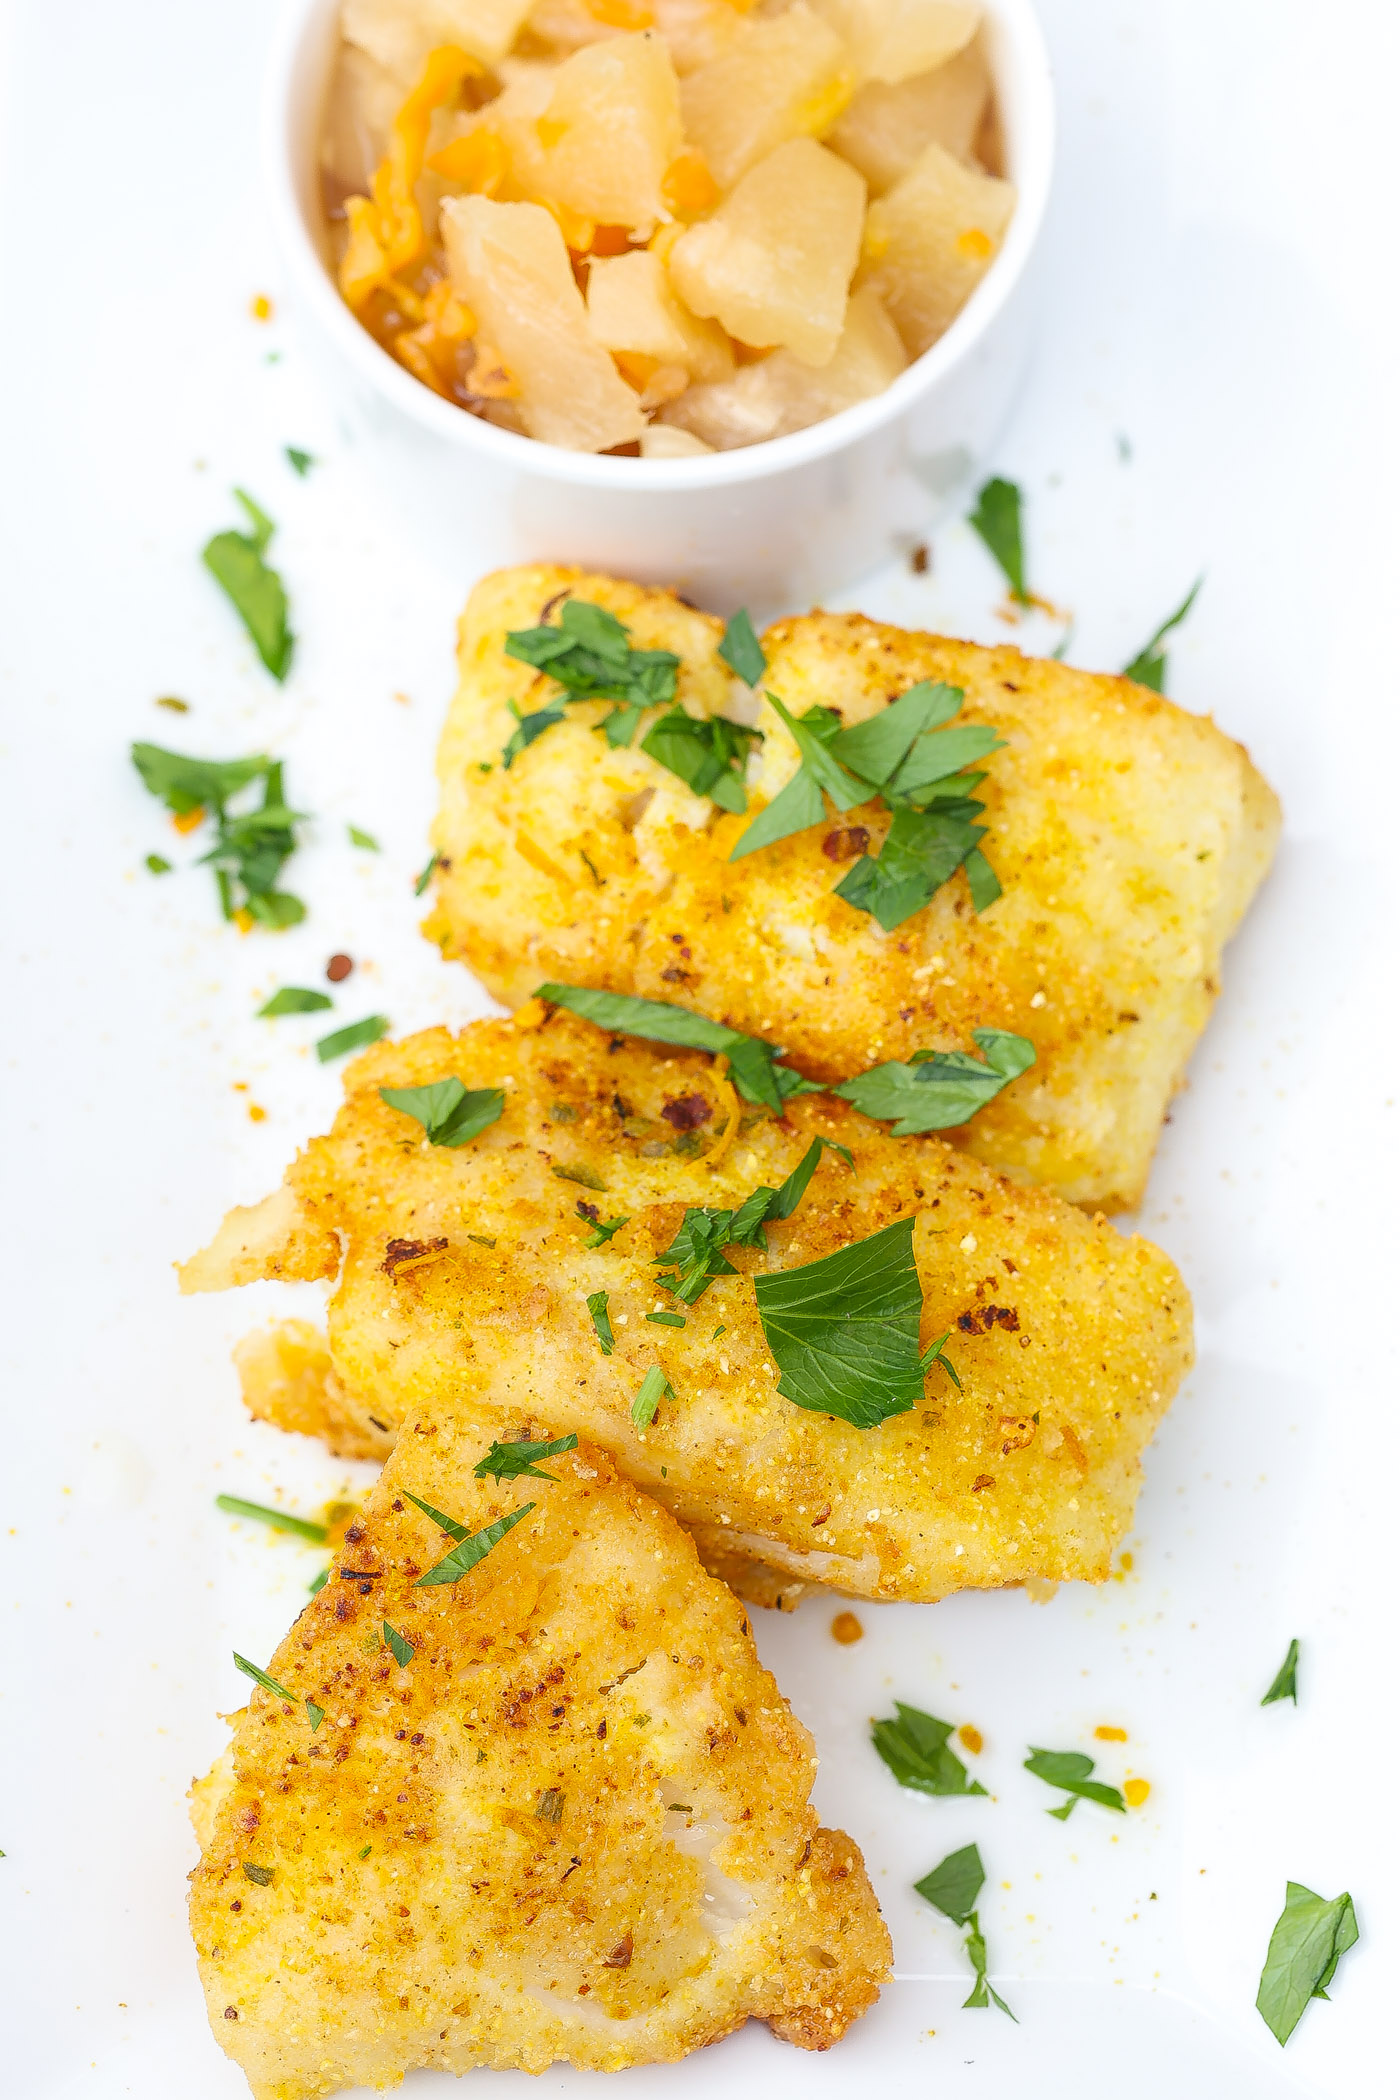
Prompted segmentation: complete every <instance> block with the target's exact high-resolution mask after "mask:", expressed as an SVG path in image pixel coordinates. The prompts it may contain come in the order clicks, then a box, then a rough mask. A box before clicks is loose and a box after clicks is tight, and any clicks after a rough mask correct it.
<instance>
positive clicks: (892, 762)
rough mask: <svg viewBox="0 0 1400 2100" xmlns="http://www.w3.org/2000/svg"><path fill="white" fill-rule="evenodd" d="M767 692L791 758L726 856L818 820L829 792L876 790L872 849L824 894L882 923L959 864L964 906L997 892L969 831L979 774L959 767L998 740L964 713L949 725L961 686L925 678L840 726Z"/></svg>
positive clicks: (923, 896) (827, 712)
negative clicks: (882, 811) (879, 842)
mask: <svg viewBox="0 0 1400 2100" xmlns="http://www.w3.org/2000/svg"><path fill="white" fill-rule="evenodd" d="M768 698H769V700H770V702H771V703H772V705H773V707H774V708H775V710H776V711H777V713H778V715H779V717H780V718H781V720H782V721H783V722H785V723H786V725H787V727H788V729H789V730H790V732H791V734H792V736H793V738H794V741H795V742H796V744H797V747H798V751H799V753H800V756H801V761H802V762H801V765H800V766H799V768H798V771H797V772H796V773H795V774H794V776H793V778H792V779H791V780H790V781H789V782H788V784H787V786H786V787H785V788H783V789H782V790H781V791H780V792H779V793H778V794H777V795H776V796H775V797H774V798H773V800H772V801H771V802H770V803H769V804H768V807H767V808H766V809H765V810H763V811H762V812H761V814H760V815H759V816H757V817H756V818H755V819H754V821H753V823H752V824H751V825H750V826H749V828H748V830H747V831H745V832H744V834H743V835H742V837H741V838H740V839H739V840H738V842H737V844H736V845H735V847H734V849H733V851H732V853H731V854H730V856H729V857H730V859H731V860H738V859H740V858H742V857H743V856H744V855H745V854H748V853H752V852H754V851H756V850H757V849H758V848H759V847H761V846H770V845H773V844H774V843H775V842H776V841H777V840H779V839H782V838H787V837H789V836H790V835H791V834H792V833H794V832H797V831H804V830H806V829H807V828H808V827H809V826H810V825H813V824H819V823H821V822H823V821H824V818H825V809H826V805H825V802H824V801H823V796H824V795H826V796H830V798H831V800H832V801H833V802H834V803H835V804H836V806H837V808H838V809H841V810H849V809H854V808H855V807H856V805H857V804H858V803H861V802H868V801H870V800H871V798H872V797H874V796H877V795H878V796H879V797H880V799H881V800H882V801H883V802H884V803H885V805H886V807H887V808H888V809H890V810H892V811H893V813H894V814H893V821H892V823H891V825H890V829H889V833H888V835H887V837H886V839H885V843H884V846H883V847H882V849H881V851H880V853H879V854H878V855H877V856H872V855H870V854H868V853H866V854H862V855H861V857H860V859H859V860H858V861H857V862H856V863H855V865H854V867H852V868H851V869H850V870H849V872H848V873H847V874H846V875H845V876H844V877H843V879H842V880H841V881H840V882H839V883H838V884H837V886H836V891H835V894H836V895H837V896H838V897H842V898H844V899H845V901H846V903H847V904H849V905H851V906H852V907H853V908H854V909H855V910H857V911H865V912H869V913H870V914H871V915H872V916H873V917H874V918H876V919H878V921H879V923H880V924H881V925H882V926H883V927H884V928H885V929H886V931H887V932H888V931H890V930H892V929H893V928H894V927H896V926H900V925H902V924H903V922H904V921H905V920H906V919H907V918H910V917H912V915H913V914H914V913H915V912H916V911H921V910H922V909H923V907H924V906H925V905H926V904H927V903H928V902H929V900H930V899H931V898H932V897H933V895H934V893H935V891H936V890H938V889H939V888H941V886H942V885H943V884H944V883H945V882H947V881H948V880H949V878H950V877H951V876H952V875H953V874H954V873H956V871H957V869H959V868H960V867H966V869H967V873H968V881H969V884H970V886H971V889H972V901H973V905H974V907H975V909H976V910H978V911H984V910H985V909H986V907H987V906H988V905H989V904H992V903H994V902H995V901H996V899H997V898H998V897H999V896H1000V895H1001V885H1000V884H999V883H998V881H997V879H996V876H995V875H994V874H993V872H992V869H991V866H990V864H989V863H988V861H987V859H986V856H985V855H984V854H983V853H982V851H981V848H980V846H979V844H978V841H979V840H980V839H982V838H983V837H984V836H985V832H986V827H985V825H980V824H978V823H977V821H976V819H977V818H979V817H980V816H982V815H983V814H984V812H983V808H982V804H981V803H980V802H979V801H978V800H977V798H976V796H975V794H974V792H973V791H974V789H976V788H977V787H978V786H980V784H981V783H982V781H983V780H984V779H985V778H986V775H985V773H970V772H968V771H966V770H965V768H967V767H968V766H970V765H972V764H973V763H974V762H975V761H976V760H977V759H979V758H986V757H988V756H989V755H990V754H991V753H992V752H993V751H996V750H999V749H1000V747H1001V739H1000V738H999V737H998V736H997V733H996V731H995V730H994V729H991V728H988V727H987V726H985V725H984V724H981V723H976V722H967V723H962V724H961V725H959V726H958V727H957V728H954V729H949V728H947V727H946V726H945V725H946V724H947V723H948V722H950V721H951V720H952V717H953V716H954V715H955V714H957V713H958V711H959V709H960V708H961V706H962V703H963V695H962V693H961V691H960V690H959V689H958V688H957V687H956V686H950V685H941V684H938V685H935V684H933V683H931V682H930V681H929V680H927V679H925V680H923V681H921V682H920V683H919V684H918V685H913V686H911V687H910V688H909V690H908V692H906V693H902V694H901V695H900V697H899V699H898V700H895V701H893V702H891V704H890V705H889V706H888V707H886V708H885V709H883V710H882V712H881V713H880V714H878V715H873V716H871V718H870V719H869V720H868V721H865V722H858V723H856V724H855V725H854V726H853V727H852V728H850V729H843V728H842V727H841V718H840V716H839V715H838V714H836V713H835V712H834V711H833V710H832V709H830V708H824V707H813V708H809V709H808V710H807V713H806V714H805V715H803V716H801V717H800V718H797V719H794V717H793V716H792V715H790V714H789V713H788V711H787V709H786V708H785V707H784V705H783V703H782V701H781V700H780V699H779V698H778V696H777V694H776V693H771V692H770V693H769V695H768Z"/></svg>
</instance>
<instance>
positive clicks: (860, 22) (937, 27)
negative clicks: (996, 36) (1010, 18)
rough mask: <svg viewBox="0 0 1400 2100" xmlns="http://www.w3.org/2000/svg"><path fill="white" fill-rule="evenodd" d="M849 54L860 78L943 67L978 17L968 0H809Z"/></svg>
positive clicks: (891, 77)
mask: <svg viewBox="0 0 1400 2100" xmlns="http://www.w3.org/2000/svg"><path fill="white" fill-rule="evenodd" d="M812 4H813V6H814V7H815V8H816V10H817V13H818V14H819V15H821V16H822V17H823V19H824V20H825V21H827V22H829V23H830V24H831V26H832V28H833V29H834V30H835V31H836V34H837V35H838V36H839V37H840V38H841V39H842V41H843V42H844V43H845V45H846V48H847V50H848V51H849V52H850V55H851V60H852V63H853V64H854V66H855V69H856V75H857V78H858V79H860V80H884V81H888V82H890V83H891V84H893V83H895V82H897V81H900V80H912V79H913V77H914V75H915V74H916V73H927V72H929V71H930V69H931V68H932V67H934V66H941V65H942V64H943V63H944V61H945V60H946V59H950V58H952V57H953V56H954V54H955V53H956V52H959V51H961V50H962V49H963V47H964V45H966V44H970V43H971V42H972V39H973V37H975V36H976V34H977V30H978V27H979V25H980V23H981V20H982V10H981V8H980V7H976V6H970V5H968V4H967V0H812Z"/></svg>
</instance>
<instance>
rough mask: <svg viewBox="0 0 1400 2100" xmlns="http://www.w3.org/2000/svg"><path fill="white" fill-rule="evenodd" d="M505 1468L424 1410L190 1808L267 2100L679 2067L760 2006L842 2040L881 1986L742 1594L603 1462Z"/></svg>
mask: <svg viewBox="0 0 1400 2100" xmlns="http://www.w3.org/2000/svg"><path fill="white" fill-rule="evenodd" d="M486 1455H487V1445H486V1442H485V1441H484V1440H483V1438H482V1435H481V1433H480V1431H479V1429H477V1428H475V1427H468V1426H467V1425H465V1424H462V1423H459V1422H454V1421H446V1420H443V1421H438V1420H429V1419H427V1418H422V1419H420V1420H419V1422H418V1424H417V1429H416V1432H415V1433H414V1434H412V1435H410V1436H407V1437H405V1438H404V1439H403V1440H402V1442H401V1443H400V1445H399V1447H398V1450H397V1451H396V1453H395V1455H394V1457H393V1459H392V1460H391V1461H390V1463H389V1465H388V1467H387V1468H386V1470H385V1472H384V1474H383V1475H382V1477H381V1479H380V1481H379V1483H378V1485H377V1486H376V1488H375V1489H374V1492H373V1493H372V1495H371V1497H370V1499H369V1503H368V1506H367V1507H366V1509H365V1511H364V1513H363V1515H362V1516H361V1517H360V1518H358V1519H357V1520H356V1522H355V1523H354V1524H353V1525H352V1526H351V1528H350V1530H349V1531H348V1532H347V1534H346V1537H345V1541H344V1544H343V1546H342V1548H341V1550H340V1552H339V1554H338V1555H337V1559H336V1564H335V1566H334V1568H333V1570H332V1573H331V1577H330V1580H329V1581H328V1583H327V1584H326V1587H325V1588H324V1589H323V1590H322V1591H321V1593H320V1594H319V1596H317V1597H315V1598H314V1599H313V1600H312V1602H311V1603H310V1604H308V1605H307V1607H306V1609H305V1610H304V1611H303V1613H302V1615H301V1617H300V1618H299V1619H298V1620H297V1622H296V1624H295V1626H294V1627H293V1628H292V1630H291V1632H290V1633H289V1634H288V1635H287V1638H286V1639H285V1640H284V1641H283V1642H282V1644H281V1646H280V1647H279V1648H278V1649H277V1652H276V1653H275V1655H273V1656H272V1658H271V1659H270V1661H269V1663H268V1665H267V1670H266V1673H265V1674H266V1676H267V1677H268V1678H269V1679H270V1680H271V1683H272V1685H273V1686H274V1687H275V1688H276V1689H274V1690H269V1689H266V1688H264V1687H261V1686H260V1687H259V1688H258V1689H257V1690H255V1691H254V1693H253V1696H252V1698H251V1700H250V1702H249V1704H248V1706H247V1707H246V1708H245V1709H244V1710H243V1711H242V1712H240V1713H238V1714H235V1715H234V1716H232V1722H233V1739H232V1742H231V1743H230V1745H229V1748H228V1750H227V1751H226V1752H225V1754H224V1755H223V1757H221V1759H220V1760H219V1762H218V1764H217V1765H216V1766H215V1767H214V1769H213V1771H212V1772H211V1773H210V1774H209V1776H208V1778H206V1779H205V1780H203V1781H201V1782H199V1783H198V1784H197V1786H196V1787H195V1789H194V1795H193V1808H194V1819H195V1825H196V1831H197V1835H198V1837H199V1842H200V1862H199V1865H198V1867H197V1868H196V1870H195V1872H194V1874H193V1876H192V1889H191V1896H190V1910H191V1920H192V1924H193V1929H194V1937H195V1942H196V1946H197V1949H198V1954H199V1968H200V1975H201V1978H202V1981H203V1984H204V1989H205V1994H206V1998H207V2001H208V2007H209V2017H210V2022H211V2024H212V2027H213V2030H214V2034H215V2036H216V2038H217V2039H218V2041H219V2042H220V2043H221V2044H222V2045H223V2047H224V2048H225V2049H226V2050H227V2051H228V2053H229V2055H230V2056H232V2057H233V2058H235V2060H236V2061H237V2062H238V2063H239V2064H240V2065H241V2066H242V2068H243V2070H244V2071H245V2072H246V2074H247V2077H248V2080H249V2083H250V2084H251V2086H252V2089H253V2092H254V2094H255V2095H256V2096H257V2100H313V2096H316V2095H321V2094H326V2093H331V2092H335V2091H337V2090H339V2089H340V2088H341V2087H344V2086H361V2085H366V2086H385V2085H391V2084H395V2083H397V2081H398V2080H399V2079H400V2078H401V2077H402V2075H403V2073H404V2072H405V2071H407V2070H410V2069H412V2068H414V2067H415V2066H419V2065H422V2066H428V2067H433V2068H437V2069H441V2070H447V2071H455V2072H462V2071H467V2070H471V2069H474V2068H476V2067H478V2066H490V2067H492V2068H495V2069H507V2068H518V2069H523V2070H528V2071H542V2070H544V2069H545V2068H546V2067H547V2066H548V2065H549V2064H551V2063H555V2062H561V2061H562V2062H567V2063H571V2064H575V2065H580V2066H584V2067H587V2068H590V2069H594V2070H619V2069H621V2068H623V2067H624V2066H626V2065H629V2064H646V2063H658V2062H669V2061H671V2060H673V2059H675V2058H677V2057H680V2056H683V2055H685V2054H686V2053H687V2052H688V2051H690V2050H692V2049H695V2048H697V2047H699V2046H700V2045H701V2044H702V2043H705V2042H710V2041H713V2040H715V2039H716V2038H717V2037H719V2036H721V2035H724V2034H727V2033H729V2032H730V2030H731V2029H733V2028H735V2027H737V2026H740V2025H741V2024H742V2023H743V2022H744V2021H745V2020H746V2019H750V2018H753V2019H760V2020H766V2021H767V2022H768V2024H769V2025H770V2026H771V2027H772V2029H773V2031H774V2032H775V2033H776V2034H778V2035H780V2036H781V2037H783V2039H785V2040H787V2041H791V2042H795V2043H797V2044H798V2045H799V2046H800V2047H802V2048H807V2049H823V2048H826V2047H827V2046H828V2045H829V2044H830V2043H832V2042H834V2041H836V2040H838V2039H839V2037H840V2036H841V2035H842V2033H843V2032H844V2031H845V2029H846V2028H847V2027H848V2026H849V2024H850V2022H851V2021H852V2020H854V2019H856V2018H857V2017H858V2016H859V2015H860V2014H861V2013H862V2012H864V2011H865V2010H866V2008H867V2007H868V2006H869V2005H870V2004H872V2003H873V2001H874V1999H875V1997H876V1996H877V1994H878V1992H879V1988H880V1985H881V1983H882V1982H883V1981H884V1979H885V1977H886V1975H887V1974H888V1970H889V1959H890V1943H889V1935H888V1933H887V1932H886V1930H885V1927H884V1924H883V1921H882V1920H881V1917H880V1913H879V1909H878V1907H877V1905H876V1902H875V1898H874V1896H873V1894H872V1892H871V1888H870V1884H869V1881H868V1879H867V1878H866V1873H865V1868H864V1865H863V1863H862V1860H861V1856H860V1853H859V1851H858V1850H857V1848H856V1846H855V1845H854V1844H853V1843H852V1842H851V1841H850V1839H849V1838H847V1837H845V1836H843V1835H842V1834H841V1833H839V1832H835V1831H830V1830H823V1829H820V1828H819V1827H818V1823H817V1817H816V1814H815V1812H814V1810H813V1809H812V1808H811V1806H810V1805H809V1802H808V1794H809V1792H810V1790H811V1785H812V1778H813V1773H814V1771H815V1767H816V1759H815V1757H814V1755H813V1752H812V1744H811V1739H810V1737H809V1736H808V1734H807V1732H806V1730H805V1729H804V1728H802V1727H801V1725H800V1724H799V1723H798V1722H797V1721H796V1720H795V1719H794V1718H793V1715H792V1713H791V1712H790V1710H789V1708H788V1705H787V1702H786V1701H785V1700H784V1699H783V1697H782V1695H781V1693H780V1692H779V1691H778V1688H777V1686H776V1685H775V1684H774V1682H773V1679H772V1677H771V1676H770V1675H769V1673H768V1672H767V1671H766V1670H765V1669H763V1668H762V1667H761V1665H760V1663H759V1661H758V1658H757V1655H756V1654H755V1652H754V1646H753V1641H752V1637H751V1634H750V1630H749V1627H748V1623H747V1621H746V1619H745V1616H744V1610H743V1607H742V1606H741V1605H740V1604H739V1603H738V1601H737V1600H736V1599H735V1598H734V1597H733V1596H732V1595H731V1594H730V1593H729V1591H728V1590H726V1589H725V1588H724V1587H723V1585H722V1584H720V1583H718V1582H716V1581H714V1580H713V1579H712V1578H711V1577H709V1576H707V1575H706V1574H705V1573H704V1572H703V1571H702V1570H701V1568H700V1567H699V1565H698V1564H697V1561H696V1555H695V1548H694V1546H693V1544H692V1542H691V1541H690V1539H689V1538H687V1536H686V1535H685V1533H684V1532H683V1531H682V1530H681V1529H680V1528H679V1527H678V1526H677V1525H676V1523H675V1522H674V1521H673V1519H672V1518H671V1517H670V1516H668V1515H667V1513H666V1512H665V1511H664V1510H663V1509H661V1508H660V1507H658V1505H657V1504H656V1503H654V1502H652V1501H650V1500H648V1498H647V1497H646V1496H644V1495H642V1494H640V1493H639V1492H638V1491H637V1490H636V1489H635V1488H633V1487H631V1486H630V1485H629V1484H628V1483H626V1482H625V1481H623V1480H621V1479H619V1477H618V1475H617V1473H616V1471H615V1469H614V1467H613V1465H612V1464H611V1462H610V1461H609V1460H608V1459H607V1458H606V1457H605V1456H604V1455H603V1454H602V1453H600V1452H596V1451H590V1450H589V1449H588V1448H587V1447H584V1446H580V1447H579V1448H577V1449H576V1450H571V1451H567V1452H563V1453H559V1454H557V1455H555V1456H552V1457H550V1458H548V1459H547V1460H542V1461H540V1462H539V1463H538V1464H537V1465H536V1467H535V1469H534V1473H533V1475H531V1476H527V1477H524V1478H510V1477H506V1478H505V1479H503V1480H500V1481H496V1480H493V1479H491V1478H489V1477H487V1478H480V1477H478V1474H477V1471H476V1468H477V1466H478V1464H479V1462H480V1461H481V1460H482V1458H483V1457H484V1456H486ZM415 1497H416V1498H417V1500H416V1501H415V1499H414V1498H415ZM425 1503H426V1504H427V1505H428V1506H429V1509H430V1510H431V1512H432V1514H425V1512H424V1510H423V1508H422V1507H421V1506H420V1505H421V1504H425ZM439 1519H441V1520H442V1522H443V1523H446V1524H449V1525H451V1526H452V1527H453V1530H452V1531H445V1530H444V1529H443V1528H442V1524H440V1522H439ZM454 1536H455V1538H456V1540H457V1543H456V1545H454ZM483 1539H485V1540H487V1541H494V1543H490V1544H489V1546H488V1547H487V1548H486V1550H484V1552H482V1553H481V1554H480V1557H477V1558H475V1559H473V1555H474V1554H477V1552H478V1549H479V1548H480V1547H481V1546H482V1542H483ZM464 1540H472V1541H474V1542H475V1544H474V1545H472V1546H471V1547H470V1548H468V1547H466V1546H464V1545H463V1544H462V1541H464ZM453 1553H456V1554H457V1555H458V1556H459V1558H460V1559H461V1560H462V1561H463V1562H464V1563H465V1565H464V1566H463V1567H462V1569H461V1570H460V1571H459V1572H457V1573H456V1574H455V1576H454V1574H453V1571H454V1569H455V1567H456V1563H455V1562H454V1563H453V1567H452V1568H449V1569H448V1570H447V1571H446V1573H447V1575H449V1576H453V1579H450V1580H448V1579H444V1580H441V1581H437V1582H426V1583H425V1581H424V1580H423V1578H424V1577H425V1576H427V1575H430V1574H431V1573H432V1571H433V1570H434V1568H435V1567H436V1568H438V1569H439V1571H440V1572H441V1563H442V1562H443V1560H444V1559H445V1557H447V1556H448V1555H450V1554H453Z"/></svg>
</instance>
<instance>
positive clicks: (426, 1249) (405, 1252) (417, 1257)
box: [346, 1239, 447, 1538]
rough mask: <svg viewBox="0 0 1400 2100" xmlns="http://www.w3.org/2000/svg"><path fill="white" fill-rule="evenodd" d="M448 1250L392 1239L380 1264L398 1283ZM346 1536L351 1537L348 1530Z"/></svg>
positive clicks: (437, 1243)
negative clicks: (410, 1271)
mask: <svg viewBox="0 0 1400 2100" xmlns="http://www.w3.org/2000/svg"><path fill="white" fill-rule="evenodd" d="M446 1251H447V1241H446V1240H445V1239H435V1240H390V1242H389V1244H388V1246H387V1247H386V1248H385V1249H384V1259H383V1261H382V1262H381V1263H380V1265H379V1266H380V1268H381V1269H382V1270H383V1272H384V1274H385V1275H386V1276H388V1277H389V1278H390V1279H391V1280H392V1281H393V1282H395V1283H397V1282H398V1280H399V1278H400V1276H404V1275H407V1273H408V1271H409V1270H410V1269H416V1268H419V1267H421V1265H422V1264H423V1263H424V1262H429V1261H433V1260H435V1259H436V1257H437V1256H438V1255H439V1254H444V1253H446ZM346 1536H347V1538H348V1537H349V1533H348V1532H347V1533H346Z"/></svg>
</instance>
